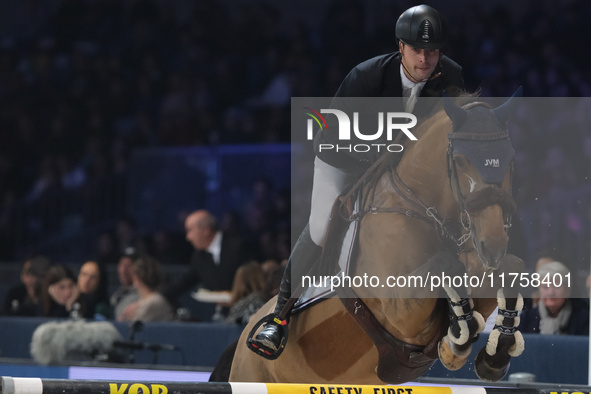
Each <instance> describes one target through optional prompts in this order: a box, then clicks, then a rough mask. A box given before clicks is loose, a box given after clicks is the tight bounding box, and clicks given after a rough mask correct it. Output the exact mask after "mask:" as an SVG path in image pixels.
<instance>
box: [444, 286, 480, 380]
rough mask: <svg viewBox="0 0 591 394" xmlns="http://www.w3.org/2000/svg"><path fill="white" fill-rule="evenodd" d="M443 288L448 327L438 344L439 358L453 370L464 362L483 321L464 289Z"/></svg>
mask: <svg viewBox="0 0 591 394" xmlns="http://www.w3.org/2000/svg"><path fill="white" fill-rule="evenodd" d="M444 289H445V292H446V293H447V295H448V305H449V310H450V313H449V328H448V329H447V335H446V336H445V337H443V340H442V341H441V343H440V344H439V359H440V360H441V362H442V364H443V365H444V366H445V367H446V368H447V369H450V370H452V371H455V370H457V369H459V368H461V367H462V366H463V365H464V364H465V363H466V360H467V359H468V356H469V355H470V352H471V351H472V342H473V340H474V339H475V338H476V337H477V335H478V334H479V333H480V332H482V330H483V329H484V324H485V321H484V318H483V317H482V315H481V314H480V312H478V311H476V310H474V303H473V302H472V300H471V299H470V298H468V295H467V294H465V296H463V295H464V294H462V293H464V292H466V289H459V288H451V287H444ZM458 290H460V291H458ZM466 293H467V292H466Z"/></svg>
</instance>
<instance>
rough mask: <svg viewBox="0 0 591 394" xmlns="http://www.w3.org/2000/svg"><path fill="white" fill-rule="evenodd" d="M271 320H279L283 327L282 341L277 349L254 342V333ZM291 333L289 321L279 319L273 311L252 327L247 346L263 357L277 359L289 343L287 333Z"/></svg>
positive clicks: (278, 322)
mask: <svg viewBox="0 0 591 394" xmlns="http://www.w3.org/2000/svg"><path fill="white" fill-rule="evenodd" d="M271 321H275V322H277V324H279V325H280V327H281V329H282V333H281V334H282V339H281V343H280V344H279V347H278V348H277V350H274V349H271V348H269V347H268V346H265V345H263V344H257V343H254V339H253V337H254V333H255V332H256V331H257V330H258V329H259V328H260V327H261V326H262V325H267V324H268V323H270V322H271ZM288 333H289V330H288V328H287V323H286V321H285V320H282V321H281V320H279V319H278V318H277V315H276V314H275V313H271V314H269V315H267V316H265V317H263V318H262V319H261V320H259V321H258V322H257V323H256V324H255V325H254V327H253V328H252V330H250V332H249V333H248V337H247V338H246V346H247V347H248V348H249V349H250V350H252V351H253V352H255V353H256V354H258V355H259V356H261V357H264V358H266V359H268V360H275V359H277V357H279V356H280V355H281V353H283V349H285V344H286V343H287V335H288Z"/></svg>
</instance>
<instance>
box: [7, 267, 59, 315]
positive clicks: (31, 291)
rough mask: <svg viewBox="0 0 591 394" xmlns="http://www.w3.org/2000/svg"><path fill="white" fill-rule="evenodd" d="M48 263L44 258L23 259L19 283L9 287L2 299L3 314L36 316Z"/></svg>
mask: <svg viewBox="0 0 591 394" xmlns="http://www.w3.org/2000/svg"><path fill="white" fill-rule="evenodd" d="M49 266H50V262H49V260H48V259H47V258H46V257H44V256H34V257H31V258H27V259H25V261H24V262H23V264H22V266H21V283H19V284H18V285H15V286H13V287H11V288H10V289H9V290H8V292H7V294H6V298H5V299H4V314H5V315H9V316H36V315H37V313H38V310H39V297H40V295H41V284H42V283H41V282H42V280H43V276H44V275H45V273H46V272H47V270H48V269H49Z"/></svg>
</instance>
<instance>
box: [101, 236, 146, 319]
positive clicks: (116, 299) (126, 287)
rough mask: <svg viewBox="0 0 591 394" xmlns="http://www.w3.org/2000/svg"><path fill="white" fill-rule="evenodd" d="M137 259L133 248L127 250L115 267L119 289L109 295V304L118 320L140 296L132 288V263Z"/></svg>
mask: <svg viewBox="0 0 591 394" xmlns="http://www.w3.org/2000/svg"><path fill="white" fill-rule="evenodd" d="M137 258H138V255H137V254H136V252H135V249H134V248H127V249H125V250H124V251H123V254H122V255H121V257H120V258H119V264H118V265H117V277H118V278H119V287H118V288H117V289H116V290H115V291H114V292H113V294H111V298H110V300H109V301H110V303H111V307H112V308H113V315H114V317H115V319H116V320H119V318H120V316H121V315H122V314H123V312H124V311H125V309H126V308H127V307H128V306H129V305H131V304H133V303H134V302H136V301H137V300H138V299H139V298H140V295H139V294H138V292H137V289H136V288H135V287H133V280H132V269H133V261H134V260H135V259H137Z"/></svg>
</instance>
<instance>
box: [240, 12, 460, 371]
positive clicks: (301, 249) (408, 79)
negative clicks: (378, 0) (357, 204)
mask: <svg viewBox="0 0 591 394" xmlns="http://www.w3.org/2000/svg"><path fill="white" fill-rule="evenodd" d="M396 38H397V39H398V52H394V53H389V54H385V55H381V56H377V57H374V58H372V59H369V60H367V61H365V62H363V63H361V64H359V65H357V66H356V67H354V68H353V69H352V70H351V72H349V74H348V75H347V76H346V77H345V79H344V80H343V82H342V83H341V86H340V87H339V89H338V91H337V93H336V95H335V97H401V98H402V105H403V106H404V110H405V111H406V112H413V110H414V106H415V103H416V99H417V98H418V97H441V96H442V93H443V91H444V90H445V91H447V92H448V94H449V95H451V96H457V95H459V94H461V93H462V92H463V91H464V81H463V78H462V68H461V67H460V66H459V65H458V64H457V63H455V62H454V61H453V60H451V59H450V58H448V57H447V56H445V55H443V54H442V53H441V52H440V49H441V48H442V47H443V45H444V44H445V42H446V38H447V26H446V23H445V20H444V19H443V16H442V15H441V14H440V13H439V12H438V11H437V10H435V9H434V8H431V7H429V6H427V5H419V6H415V7H412V8H409V9H408V10H406V11H404V12H403V13H402V14H401V15H400V17H399V18H398V21H397V22H396ZM334 136H336V133H317V135H316V138H315V141H314V142H315V147H316V158H315V160H314V180H313V188H312V204H311V212H310V218H309V222H308V226H306V228H305V229H304V231H303V232H302V234H301V235H300V237H299V239H298V241H297V242H296V244H295V246H294V249H293V251H292V253H291V256H290V259H289V262H288V265H287V267H286V269H285V273H284V275H283V279H282V282H281V286H280V288H279V294H278V295H277V304H276V306H275V310H274V312H273V314H274V319H273V320H270V321H269V322H267V323H266V325H265V326H264V328H263V329H262V330H261V331H260V332H259V333H258V335H256V337H254V338H253V339H251V340H250V341H249V345H250V348H251V349H252V350H254V351H255V352H257V354H260V355H262V356H264V357H266V358H271V359H273V358H276V357H277V356H278V355H279V354H280V347H281V344H282V341H283V338H284V335H285V330H286V328H287V327H286V325H287V323H288V320H289V315H290V309H291V305H292V303H290V302H288V301H289V300H290V298H291V290H292V288H291V287H292V286H291V285H292V280H291V275H292V274H291V269H292V262H295V263H293V265H294V266H295V265H296V264H297V267H298V270H303V272H304V273H306V270H307V269H309V267H310V266H311V265H312V264H313V262H314V261H316V260H317V259H318V258H319V257H320V254H321V251H322V247H323V246H324V242H325V237H326V231H327V227H328V222H329V217H330V212H331V208H332V205H333V203H334V201H335V199H336V198H337V197H338V196H339V195H341V194H342V193H343V192H344V191H345V190H346V189H347V187H348V186H351V185H352V183H353V182H354V181H355V180H356V179H357V178H358V176H359V174H360V169H363V170H364V169H367V168H368V167H369V165H371V164H373V162H375V160H377V158H378V157H379V152H362V153H356V152H347V151H342V152H339V153H337V152H334V151H326V150H325V151H322V152H319V151H318V149H317V147H318V146H319V144H320V143H334V141H330V140H328V139H329V138H331V137H332V138H334ZM342 153H345V154H342ZM253 347H254V349H253ZM261 349H262V352H261Z"/></svg>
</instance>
